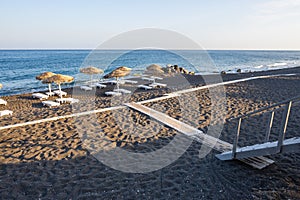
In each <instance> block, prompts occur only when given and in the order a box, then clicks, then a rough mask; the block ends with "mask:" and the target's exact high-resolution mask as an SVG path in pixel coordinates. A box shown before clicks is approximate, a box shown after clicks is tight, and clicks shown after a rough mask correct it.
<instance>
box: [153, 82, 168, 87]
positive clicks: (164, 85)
mask: <svg viewBox="0 0 300 200" xmlns="http://www.w3.org/2000/svg"><path fill="white" fill-rule="evenodd" d="M149 86H150V87H154V88H155V87H167V84H164V83H156V82H155V83H152V84H150V85H149Z"/></svg>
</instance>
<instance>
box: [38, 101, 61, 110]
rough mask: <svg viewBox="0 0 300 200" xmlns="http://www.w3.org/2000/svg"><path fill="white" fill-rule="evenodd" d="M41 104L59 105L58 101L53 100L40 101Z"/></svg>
mask: <svg viewBox="0 0 300 200" xmlns="http://www.w3.org/2000/svg"><path fill="white" fill-rule="evenodd" d="M42 104H43V105H44V106H48V107H50V108H51V107H56V106H60V103H57V102H54V101H42Z"/></svg>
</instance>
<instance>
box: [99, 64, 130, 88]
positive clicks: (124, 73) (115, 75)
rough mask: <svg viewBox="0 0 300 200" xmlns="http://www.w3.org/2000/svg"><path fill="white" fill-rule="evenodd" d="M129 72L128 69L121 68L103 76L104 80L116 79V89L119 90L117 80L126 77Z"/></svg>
mask: <svg viewBox="0 0 300 200" xmlns="http://www.w3.org/2000/svg"><path fill="white" fill-rule="evenodd" d="M130 72H131V69H130V68H128V67H124V66H122V67H118V68H117V69H115V70H113V71H112V72H110V73H109V74H106V75H105V76H104V78H116V80H117V89H119V82H118V78H119V77H124V76H127V75H129V74H130Z"/></svg>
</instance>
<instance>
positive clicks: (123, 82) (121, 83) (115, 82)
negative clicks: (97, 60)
mask: <svg viewBox="0 0 300 200" xmlns="http://www.w3.org/2000/svg"><path fill="white" fill-rule="evenodd" d="M107 83H110V84H111V85H116V84H117V81H116V80H111V81H108V82H107ZM118 83H119V84H120V85H123V84H125V81H124V80H121V81H120V80H119V81H118Z"/></svg>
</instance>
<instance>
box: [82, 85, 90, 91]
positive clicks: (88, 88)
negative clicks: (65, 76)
mask: <svg viewBox="0 0 300 200" xmlns="http://www.w3.org/2000/svg"><path fill="white" fill-rule="evenodd" d="M80 89H82V90H84V91H91V90H93V88H91V87H88V86H80Z"/></svg>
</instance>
